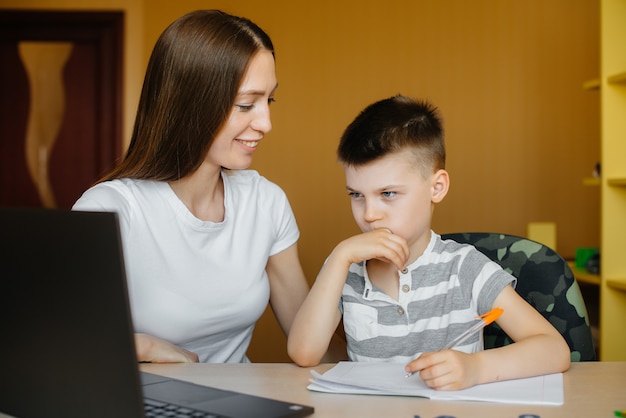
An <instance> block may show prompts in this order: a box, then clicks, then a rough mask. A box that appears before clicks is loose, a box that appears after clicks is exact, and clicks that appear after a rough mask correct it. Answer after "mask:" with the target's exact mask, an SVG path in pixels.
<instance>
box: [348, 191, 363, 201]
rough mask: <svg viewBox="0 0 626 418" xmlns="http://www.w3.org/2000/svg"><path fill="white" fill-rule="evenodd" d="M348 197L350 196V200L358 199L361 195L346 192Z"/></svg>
mask: <svg viewBox="0 0 626 418" xmlns="http://www.w3.org/2000/svg"><path fill="white" fill-rule="evenodd" d="M348 196H350V199H358V198H359V197H361V196H363V195H362V194H361V193H358V192H348Z"/></svg>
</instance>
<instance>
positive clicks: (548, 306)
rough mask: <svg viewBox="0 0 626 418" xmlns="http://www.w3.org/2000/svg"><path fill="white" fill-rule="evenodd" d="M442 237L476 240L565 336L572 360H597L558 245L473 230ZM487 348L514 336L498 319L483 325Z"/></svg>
mask: <svg viewBox="0 0 626 418" xmlns="http://www.w3.org/2000/svg"><path fill="white" fill-rule="evenodd" d="M442 238H443V239H451V240H454V241H457V242H460V243H467V244H472V245H473V246H475V247H476V249H478V251H480V252H482V253H483V254H485V255H486V256H487V257H489V258H490V259H491V260H493V261H495V262H496V263H498V264H500V265H501V266H502V268H503V269H504V270H506V271H507V272H509V273H511V274H512V275H513V276H515V277H516V278H517V286H516V290H517V293H518V294H520V295H521V296H522V297H523V298H524V299H526V301H528V303H530V304H531V305H532V306H533V307H534V308H535V309H537V311H539V312H540V313H541V314H542V315H543V316H544V317H545V318H546V319H547V320H548V321H549V322H550V323H551V324H552V325H553V326H554V327H555V328H556V329H557V330H559V332H560V333H561V334H562V335H563V337H564V338H565V341H567V344H568V345H569V347H570V351H571V360H572V361H592V360H596V352H595V349H594V345H593V337H592V335H591V328H590V326H589V317H588V315H587V308H586V306H585V302H584V300H583V296H582V294H581V292H580V288H579V287H578V283H577V282H576V280H575V278H574V274H573V273H572V271H571V269H570V268H569V266H568V265H567V262H566V261H565V260H564V259H563V258H562V257H561V256H560V255H559V254H557V253H556V252H555V251H554V250H552V249H550V248H549V247H547V246H545V245H543V244H540V243H538V242H536V241H532V240H529V239H526V238H522V237H517V236H514V235H506V234H497V233H483V232H469V233H453V234H442ZM484 337H485V348H493V347H500V346H503V345H506V344H510V343H511V342H512V340H511V339H510V338H509V336H508V335H506V333H505V332H504V331H502V329H501V328H500V327H499V326H498V325H497V324H496V323H493V324H491V325H490V326H488V327H486V328H485V331H484Z"/></svg>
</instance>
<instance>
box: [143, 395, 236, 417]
mask: <svg viewBox="0 0 626 418" xmlns="http://www.w3.org/2000/svg"><path fill="white" fill-rule="evenodd" d="M143 405H144V411H145V414H146V418H190V417H191V418H227V417H225V416H223V415H215V414H211V413H208V412H203V411H198V410H195V409H191V408H186V407H182V406H179V405H172V404H169V403H166V402H160V401H155V400H153V399H144V400H143Z"/></svg>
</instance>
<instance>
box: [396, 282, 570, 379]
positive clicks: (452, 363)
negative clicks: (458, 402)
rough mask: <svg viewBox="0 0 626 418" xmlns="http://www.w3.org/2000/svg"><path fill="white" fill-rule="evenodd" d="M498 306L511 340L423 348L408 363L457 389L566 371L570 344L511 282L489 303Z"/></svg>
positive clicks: (410, 368)
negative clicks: (470, 349) (479, 346)
mask: <svg viewBox="0 0 626 418" xmlns="http://www.w3.org/2000/svg"><path fill="white" fill-rule="evenodd" d="M496 306H499V307H502V308H503V309H504V313H503V314H502V316H501V317H500V318H499V319H498V321H497V323H498V325H500V327H501V328H502V329H503V330H504V331H505V332H506V333H507V334H508V335H509V336H510V337H511V339H513V341H515V342H514V343H513V344H509V345H506V346H504V347H499V348H493V349H489V350H484V351H481V352H478V353H474V354H466V353H461V352H459V351H455V350H445V351H438V352H433V353H424V354H422V355H421V356H420V357H419V358H418V359H416V360H414V361H413V362H411V363H410V364H409V365H408V366H407V371H411V372H417V371H419V372H420V376H421V377H422V379H423V380H424V382H425V383H426V384H427V385H428V386H430V387H432V388H435V389H439V390H458V389H463V388H467V387H470V386H474V385H477V384H481V383H488V382H495V381H498V380H508V379H516V378H521V377H529V376H537V375H542V374H550V373H557V372H563V371H566V370H567V369H568V368H569V364H570V350H569V347H568V345H567V343H566V342H565V340H564V339H563V337H562V336H561V334H560V333H559V332H558V331H557V330H556V329H555V328H554V327H553V326H552V325H551V324H550V323H549V322H548V321H547V320H546V319H545V318H544V317H543V316H541V314H540V313H539V312H537V310H536V309H535V308H533V307H532V306H531V305H529V304H528V303H527V302H526V301H525V300H524V299H523V298H522V297H521V296H519V295H518V294H517V292H515V290H514V289H513V288H512V287H511V286H507V287H505V288H504V290H502V292H500V294H499V295H498V297H497V298H496V300H495V301H494V304H493V307H496Z"/></svg>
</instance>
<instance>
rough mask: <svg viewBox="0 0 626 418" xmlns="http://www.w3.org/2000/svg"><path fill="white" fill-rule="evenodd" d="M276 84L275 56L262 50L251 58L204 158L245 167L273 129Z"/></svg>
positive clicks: (230, 166)
mask: <svg viewBox="0 0 626 418" xmlns="http://www.w3.org/2000/svg"><path fill="white" fill-rule="evenodd" d="M276 88H277V82H276V66H275V62H274V56H273V55H272V53H271V52H270V51H268V50H261V51H259V52H258V53H257V54H256V55H254V57H253V58H252V59H251V60H250V65H249V66H248V69H247V71H246V73H245V75H244V77H243V80H242V83H241V87H240V88H239V92H238V94H237V97H236V98H235V106H234V107H233V109H232V110H231V113H230V115H229V116H228V120H227V121H226V123H225V124H224V127H223V128H222V129H221V130H220V132H219V133H218V134H217V136H216V137H215V140H214V141H213V143H212V144H211V147H210V149H209V152H208V154H207V157H206V159H205V162H208V163H210V164H212V165H216V166H219V167H225V168H230V169H246V168H248V167H249V166H250V164H252V154H253V153H254V151H255V149H256V148H257V146H258V145H259V141H261V139H263V136H264V135H265V134H266V133H268V132H269V131H271V130H272V122H271V120H270V103H272V102H273V101H274V93H275V91H276Z"/></svg>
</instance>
